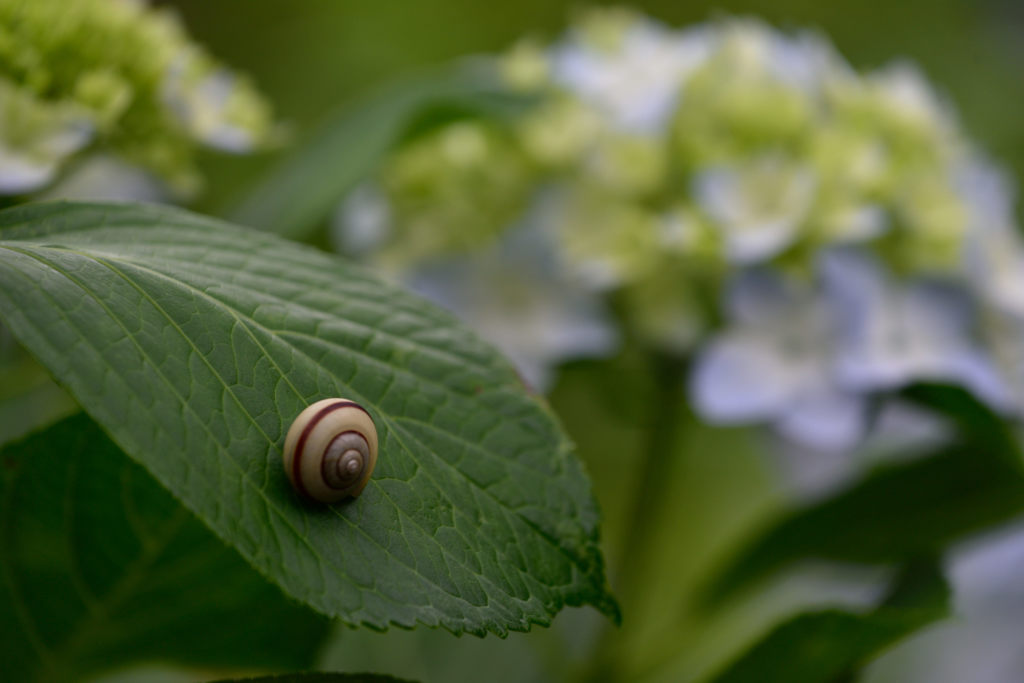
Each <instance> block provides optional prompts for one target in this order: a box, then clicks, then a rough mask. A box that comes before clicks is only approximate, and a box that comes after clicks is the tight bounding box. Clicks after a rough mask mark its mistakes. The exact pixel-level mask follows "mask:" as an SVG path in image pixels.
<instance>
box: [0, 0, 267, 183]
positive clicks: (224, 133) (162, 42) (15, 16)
mask: <svg viewBox="0 0 1024 683" xmlns="http://www.w3.org/2000/svg"><path fill="white" fill-rule="evenodd" d="M272 128H273V124H272V120H271V116H270V111H269V108H268V107H267V104H266V103H265V102H264V101H263V100H262V98H260V97H259V95H257V93H256V92H255V91H254V90H253V89H252V88H251V87H250V86H249V85H248V84H247V83H246V82H245V81H244V80H243V79H241V78H240V77H238V76H236V75H234V74H232V73H230V72H229V71H227V70H226V69H224V68H223V67H221V66H219V65H218V64H217V63H216V62H214V61H213V60H212V59H211V58H210V57H209V56H208V55H207V54H206V53H205V52H204V51H203V50H202V49H201V48H199V47H198V46H197V45H195V44H194V43H192V42H191V41H190V40H189V39H188V37H187V35H186V34H185V32H184V29H183V28H182V26H181V24H180V23H179V22H178V20H177V19H176V17H175V16H174V15H173V14H171V13H170V12H169V11H167V10H155V9H149V8H147V7H146V6H145V5H144V4H143V3H142V2H140V1H137V0H67V1H65V0H0V194H22V193H27V192H33V191H37V190H39V189H41V188H43V187H45V186H46V185H48V184H49V183H51V182H52V181H53V180H54V179H55V178H56V177H57V175H58V173H59V172H61V171H62V170H63V169H64V168H66V167H67V166H68V165H69V163H70V161H71V160H72V158H73V157H75V156H79V155H81V154H83V153H84V152H86V151H93V150H98V151H102V152H103V153H105V154H109V155H114V156H117V157H120V158H122V159H123V160H125V161H126V162H128V163H130V164H134V165H137V166H139V167H141V168H143V169H145V170H146V171H148V172H151V173H153V174H155V175H157V176H159V177H160V178H161V179H162V180H163V181H164V182H166V183H167V184H168V185H169V186H170V187H171V188H172V189H173V190H174V191H176V192H179V193H188V192H191V191H193V190H195V189H196V188H197V186H198V184H199V180H200V179H199V175H198V172H197V171H196V169H195V166H194V162H193V155H194V152H195V149H196V146H197V144H202V145H208V146H212V147H217V148H219V149H224V150H227V151H232V152H244V151H248V150H250V149H252V148H254V147H257V146H259V145H262V144H265V143H266V142H267V141H268V139H269V138H270V136H271V133H272Z"/></svg>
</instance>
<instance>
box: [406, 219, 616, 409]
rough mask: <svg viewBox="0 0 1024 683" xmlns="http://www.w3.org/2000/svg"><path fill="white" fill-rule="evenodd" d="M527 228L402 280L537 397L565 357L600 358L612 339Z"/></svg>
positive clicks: (598, 304) (596, 301) (601, 316)
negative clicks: (464, 328) (495, 352)
mask: <svg viewBox="0 0 1024 683" xmlns="http://www.w3.org/2000/svg"><path fill="white" fill-rule="evenodd" d="M554 254H555V251H554V249H553V248H552V244H551V243H550V241H549V240H548V239H547V238H546V236H545V235H544V234H543V233H542V232H541V231H540V230H539V229H537V227H536V226H535V225H533V224H531V223H529V222H527V223H525V224H524V225H521V226H517V227H516V228H513V229H511V230H510V231H508V232H507V233H506V234H505V236H504V237H503V238H502V240H501V241H500V242H498V243H497V244H495V245H493V247H491V248H487V249H482V250H478V251H476V252H473V253H469V254H464V255H461V256H451V257H448V258H442V259H437V260H435V261H433V262H429V263H424V264H421V265H420V266H419V267H417V268H415V269H413V270H411V271H406V272H404V273H403V275H402V279H403V281H404V282H406V283H407V284H408V285H409V286H410V287H411V288H412V289H413V291H415V292H417V293H419V294H421V295H423V296H425V297H427V298H428V299H430V300H432V301H433V302H435V303H437V304H439V305H441V306H443V307H444V308H447V309H448V310H450V311H452V312H453V313H454V314H455V315H456V316H458V317H459V318H460V319H461V320H462V321H463V322H465V323H466V324H467V325H469V326H470V327H471V328H472V329H473V330H475V331H476V332H477V333H478V334H480V336H482V337H483V338H484V339H486V340H488V341H490V342H491V343H493V344H494V345H495V346H497V347H498V348H499V349H501V350H502V351H503V352H504V353H505V355H506V356H507V357H508V358H509V359H510V360H511V361H512V363H513V365H515V367H516V369H517V370H518V371H519V374H520V375H521V376H522V378H523V379H524V381H525V382H526V383H527V384H528V385H529V386H531V387H532V388H534V389H535V390H538V391H544V390H546V389H548V388H550V386H551V382H552V380H553V368H554V367H556V366H557V365H558V364H559V363H560V362H562V361H564V360H567V359H572V358H586V357H590V356H607V355H608V354H610V353H611V352H612V351H614V350H615V348H616V347H617V346H618V334H617V332H616V330H615V327H614V326H613V325H612V323H611V320H610V318H609V315H608V312H607V310H606V309H605V306H604V304H603V302H602V300H601V299H600V298H599V297H598V296H597V295H595V294H593V293H592V292H589V291H587V290H585V289H583V288H582V287H581V286H580V285H579V284H578V283H577V282H574V281H573V280H571V279H570V278H569V277H568V275H567V271H566V269H565V268H564V267H562V265H561V264H559V263H558V262H557V258H556V257H555V255H554Z"/></svg>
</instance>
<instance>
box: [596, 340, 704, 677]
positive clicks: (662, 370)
mask: <svg viewBox="0 0 1024 683" xmlns="http://www.w3.org/2000/svg"><path fill="white" fill-rule="evenodd" d="M650 367H651V372H652V374H653V378H654V391H653V393H652V396H651V397H650V400H649V401H648V402H647V405H648V406H649V407H650V413H649V415H650V419H649V422H648V423H647V425H646V439H645V444H644V448H643V451H642V452H640V453H637V454H636V456H637V459H638V464H639V466H640V468H641V471H640V476H639V478H638V479H637V484H636V488H635V491H634V494H633V499H632V506H631V509H630V511H629V513H628V516H627V523H626V525H625V527H624V538H622V539H621V542H620V544H619V552H618V556H617V558H616V561H615V562H614V564H613V565H612V569H613V571H612V576H613V585H614V586H615V587H616V589H615V592H616V595H617V596H618V598H619V601H620V603H621V604H622V606H623V610H624V612H625V615H624V619H625V620H627V622H628V619H629V606H630V605H631V604H632V603H633V602H634V601H635V600H636V599H637V598H638V597H640V595H641V592H642V589H643V582H642V580H641V579H642V574H643V570H644V567H645V560H646V559H647V556H648V555H649V553H650V547H651V543H652V541H653V530H654V529H655V528H656V526H657V525H655V524H651V523H650V521H651V520H652V519H654V518H655V517H656V516H657V515H658V513H659V510H660V509H661V508H662V506H663V504H664V501H665V499H666V496H668V495H669V493H670V492H671V485H670V483H669V482H670V480H671V477H670V475H671V470H672V467H673V464H674V463H673V454H674V453H675V452H676V446H677V441H678V439H679V436H680V429H679V427H680V423H681V421H682V420H681V419H680V418H681V416H682V415H683V411H684V408H685V395H686V386H685V377H686V362H685V361H684V360H683V359H682V358H680V357H678V356H673V355H668V354H659V353H654V354H652V356H651V359H650ZM617 637H618V630H617V629H615V628H614V627H612V626H611V625H610V624H609V625H608V626H607V627H606V628H605V629H604V631H603V632H602V634H601V637H600V638H599V639H598V642H597V646H596V648H595V653H594V656H593V657H592V658H591V662H592V666H590V667H589V670H588V671H587V673H586V674H585V675H584V677H583V678H584V680H587V681H592V682H594V683H598V682H603V681H613V680H618V679H620V678H621V676H620V673H619V671H618V668H619V667H618V666H617V662H616V648H615V640H616V638H617Z"/></svg>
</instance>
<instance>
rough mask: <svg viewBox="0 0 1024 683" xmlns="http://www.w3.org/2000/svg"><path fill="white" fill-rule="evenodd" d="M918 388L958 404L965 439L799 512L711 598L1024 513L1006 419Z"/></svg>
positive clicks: (738, 564)
mask: <svg viewBox="0 0 1024 683" xmlns="http://www.w3.org/2000/svg"><path fill="white" fill-rule="evenodd" d="M909 395H910V396H912V397H913V398H915V400H919V401H920V402H922V403H925V404H927V405H930V406H932V407H939V406H946V408H947V409H952V410H953V413H954V414H955V415H957V416H958V417H957V419H958V421H959V422H960V431H961V433H962V435H963V436H962V439H961V440H960V442H959V443H956V444H954V445H952V446H949V447H947V448H944V449H942V450H940V451H938V452H936V453H933V454H931V455H930V456H928V457H924V458H920V459H916V460H912V461H909V462H901V463H896V464H888V465H886V466H883V467H881V468H879V469H877V470H876V471H874V472H873V473H871V474H870V475H869V476H867V477H866V478H865V479H863V480H862V481H860V482H859V483H857V484H855V485H854V486H852V487H850V488H849V489H847V490H845V491H841V492H840V493H838V494H836V495H834V496H832V497H831V498H828V499H826V500H824V501H821V502H819V503H816V504H812V505H808V506H806V507H803V508H800V509H797V510H794V511H791V512H790V513H788V514H787V515H786V516H784V517H783V518H782V519H781V520H780V521H778V522H777V523H775V524H774V525H772V526H770V527H769V528H768V529H767V530H766V531H765V532H763V533H762V534H761V535H759V536H758V537H757V538H756V539H754V541H753V542H752V543H750V544H749V545H748V546H747V547H746V549H745V550H744V551H743V552H742V553H741V554H740V555H739V556H738V557H736V558H735V559H734V560H733V561H732V562H730V563H729V565H728V566H727V567H726V568H725V569H724V570H723V571H722V572H721V573H720V574H719V575H718V576H717V577H716V578H715V581H714V585H713V587H712V588H711V589H710V590H709V591H708V593H707V595H708V598H709V601H710V602H714V601H716V600H720V599H723V598H724V597H727V596H729V595H731V594H732V593H734V592H735V591H737V590H739V589H740V588H743V587H745V586H747V585H749V584H750V583H752V582H753V581H756V580H758V579H761V578H764V577H765V576H767V575H769V574H772V573H773V572H776V571H778V570H780V569H783V568H784V567H786V566H788V565H791V564H793V563H794V562H797V561H799V560H805V559H812V560H836V561H841V562H852V563H861V564H886V563H899V562H903V561H906V560H907V559H908V558H911V557H915V556H920V555H922V554H929V553H935V552H940V551H941V550H942V549H943V548H944V547H946V546H947V545H949V544H950V543H952V542H954V541H957V540H959V539H961V538H963V537H965V536H967V535H969V534H971V533H975V532H978V531H980V530H983V529H985V528H987V527H990V526H992V525H995V524H998V523H1000V522H1004V521H1008V520H1009V519H1011V518H1013V517H1014V516H1016V515H1019V514H1020V513H1021V512H1024V470H1022V467H1021V460H1020V453H1019V452H1018V449H1017V446H1016V444H1015V443H1014V442H1013V441H1012V440H1011V439H1010V438H1009V436H1008V435H1007V428H1006V426H1005V424H1004V423H1003V422H1002V421H1000V420H999V419H998V418H997V417H995V416H993V415H992V414H991V413H990V412H989V411H987V410H986V409H985V408H984V407H983V406H981V405H980V404H979V403H978V402H977V401H975V400H973V399H971V398H970V397H969V396H968V395H967V394H966V393H965V392H960V391H956V390H947V389H941V390H940V389H938V388H935V387H932V388H921V389H920V390H917V389H915V390H914V391H913V392H910V394H909Z"/></svg>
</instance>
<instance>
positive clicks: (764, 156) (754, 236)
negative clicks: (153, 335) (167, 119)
mask: <svg viewBox="0 0 1024 683" xmlns="http://www.w3.org/2000/svg"><path fill="white" fill-rule="evenodd" d="M495 74H496V76H495V77H496V78H503V79H505V83H506V85H507V86H508V87H509V89H511V90H514V91H525V92H528V93H530V94H531V96H532V97H533V98H534V100H535V104H534V105H533V106H532V107H531V108H529V109H528V110H527V111H526V112H525V113H524V114H523V115H522V116H520V117H518V118H516V119H514V120H512V121H486V122H476V121H474V122H472V123H468V124H467V123H465V122H457V123H453V124H450V125H449V126H447V127H442V128H441V129H439V130H435V131H433V132H431V133H430V134H429V135H428V137H427V138H424V139H423V140H422V141H418V142H413V143H411V144H408V145H406V146H404V147H402V148H399V149H398V150H397V151H396V152H395V154H394V155H393V157H392V158H391V159H390V160H389V161H388V162H387V163H386V164H385V165H384V167H383V169H384V170H383V171H382V173H381V174H380V175H379V176H378V178H376V179H375V180H373V181H371V182H370V184H369V185H368V186H366V187H364V188H363V189H362V190H361V192H364V193H365V192H367V188H370V189H372V195H373V196H374V197H375V198H376V206H377V209H376V210H375V211H373V212H370V213H371V214H373V215H377V216H384V215H387V216H389V219H388V220H387V221H384V222H385V223H387V227H386V229H385V228H383V227H382V228H381V229H379V230H377V231H376V232H375V234H377V235H378V236H381V237H380V241H379V243H378V244H377V245H376V246H375V247H374V248H373V249H371V250H369V251H368V252H366V253H368V254H371V255H372V254H373V253H376V254H378V257H380V255H387V257H388V258H389V259H390V261H391V263H398V262H401V261H403V259H402V258H401V256H396V254H398V255H402V254H404V256H405V259H404V262H405V264H406V265H405V266H403V267H404V268H406V269H409V270H416V269H417V268H418V267H419V266H422V265H423V264H425V263H426V262H427V261H429V260H431V259H432V258H434V257H435V256H438V255H442V254H446V255H447V256H448V257H454V256H455V255H457V254H458V255H459V256H458V258H463V259H473V258H475V254H477V253H483V252H484V251H486V250H488V249H493V245H494V244H498V243H501V242H503V241H506V240H509V239H511V236H513V235H514V234H516V232H517V231H522V230H529V231H531V232H533V233H538V234H542V235H543V236H544V240H545V242H544V243H545V244H546V245H547V248H548V250H549V251H548V253H546V254H545V260H546V262H548V263H553V264H556V267H557V268H559V269H561V270H562V271H563V273H564V276H563V277H562V278H560V281H561V285H560V286H559V287H558V288H553V289H552V290H551V291H550V292H549V294H548V296H549V298H559V297H566V296H569V293H571V296H572V297H573V301H576V302H579V301H582V300H583V298H581V297H590V299H591V300H593V301H597V302H600V301H601V300H603V299H607V298H608V297H609V296H611V297H614V299H615V301H616V303H617V304H618V306H617V309H616V310H617V311H619V312H620V313H621V315H620V316H619V320H617V321H612V319H611V318H609V317H608V316H607V315H604V316H602V317H601V318H600V320H601V322H602V324H605V325H608V326H611V325H617V326H626V327H628V328H629V329H630V331H631V334H632V335H633V336H639V337H640V338H642V339H644V340H646V342H647V343H648V344H650V345H652V346H656V347H660V348H662V349H666V350H669V351H672V352H675V353H680V354H689V355H692V356H693V357H694V358H695V363H694V365H693V367H694V370H693V373H692V377H691V387H692V396H693V400H694V403H695V405H696V407H697V409H698V410H699V411H700V412H701V413H702V414H703V415H704V416H705V417H706V418H708V419H709V420H712V421H715V422H724V423H734V422H735V423H747V422H771V423H774V424H775V425H777V426H778V427H779V428H780V429H781V431H782V432H783V433H785V434H787V435H789V436H791V437H793V438H795V439H797V440H799V441H802V442H804V443H808V444H811V445H813V446H815V447H819V448H826V449H844V448H847V447H849V446H851V445H853V444H855V443H856V442H857V441H858V439H860V437H861V436H862V435H863V434H864V431H865V425H866V422H867V420H868V415H869V414H871V412H872V411H870V410H869V409H868V408H869V404H870V402H871V401H873V400H874V399H875V397H876V396H878V395H880V394H884V393H885V392H889V391H891V390H893V389H897V388H899V387H901V386H904V385H905V384H907V383H910V382H914V381H917V380H936V381H945V382H953V383H957V384H960V385H962V386H965V387H967V388H969V389H970V390H971V391H973V392H974V393H975V394H976V395H978V396H979V397H980V398H982V399H983V400H985V401H987V402H988V403H990V404H991V405H993V406H994V407H996V408H998V409H1000V410H1005V411H1010V412H1016V413H1021V412H1024V396H1022V395H1020V391H1017V390H1014V389H1013V387H1014V386H1024V381H1016V382H1015V381H1012V380H1013V378H1015V377H1016V378H1024V344H1021V343H1020V342H1019V341H1017V340H1020V339H1024V334H1022V332H1024V249H1022V248H1021V244H1020V239H1019V238H1018V236H1017V232H1016V228H1015V226H1014V224H1013V211H1012V202H1013V197H1012V195H1011V193H1009V192H1008V190H1007V185H1006V183H1005V182H1004V181H1003V180H1002V179H1001V177H1000V175H999V173H998V172H997V171H995V170H994V169H993V168H992V167H991V165H990V164H988V163H987V162H986V161H985V160H984V159H983V158H981V156H980V155H979V154H978V153H977V151H976V150H975V149H974V148H973V147H972V146H971V145H970V143H969V141H967V140H966V138H965V137H964V136H963V135H962V133H961V131H960V130H959V126H958V123H957V121H956V117H955V115H954V114H953V111H952V108H951V107H950V106H949V105H948V104H947V103H946V102H945V101H944V99H943V98H942V97H941V96H939V95H938V94H937V93H936V92H935V90H934V89H933V88H932V87H931V86H930V85H929V84H928V83H927V81H926V80H925V79H924V77H923V76H922V75H921V73H920V72H919V71H918V70H917V69H916V68H915V67H913V66H912V65H910V64H908V63H896V64H893V65H891V66H888V67H885V68H883V69H881V70H878V71H874V72H870V73H866V74H861V73H858V72H857V71H856V70H854V69H853V68H852V67H851V66H849V65H848V64H847V63H846V62H845V61H844V60H843V59H842V57H841V56H840V55H838V54H837V53H836V52H835V51H834V50H833V49H832V48H831V46H830V45H829V44H828V42H827V41H826V40H825V39H824V38H822V37H821V36H820V35H818V34H815V33H809V32H808V33H799V34H795V35H788V34H784V33H782V32H779V31H776V30H775V29H773V28H771V27H769V26H767V25H766V24H763V23H761V22H758V21H755V20H734V19H730V20H724V21H720V22H715V23H710V24H706V25H701V26H697V27H694V28H689V29H685V30H673V29H671V28H668V27H666V26H663V25H661V24H659V23H657V22H655V21H653V20H650V19H648V18H646V17H643V16H640V15H637V14H635V13H632V12H629V11H625V10H614V9H613V10H607V9H605V10H596V11H594V12H591V13H588V14H586V15H584V16H583V17H582V18H581V19H580V21H579V22H578V23H577V24H576V25H575V26H573V27H572V28H571V29H570V30H569V32H568V33H567V34H566V36H565V37H564V38H563V39H561V40H559V41H557V42H556V43H554V44H552V45H550V46H547V47H545V46H542V45H540V44H539V43H537V42H536V41H525V42H522V43H520V44H519V45H517V46H516V47H515V48H513V50H512V51H511V52H510V53H509V54H508V55H506V56H505V57H504V58H501V59H499V60H496V68H495ZM466 125H470V126H474V127H479V128H481V129H486V130H487V131H488V135H490V136H493V138H494V139H495V140H500V141H501V144H500V145H497V144H495V145H492V146H491V147H490V148H489V149H490V150H491V152H492V154H490V155H489V156H488V157H487V171H486V172H483V171H482V170H476V171H474V172H473V174H472V178H471V179H464V180H459V181H457V182H458V185H459V188H461V189H460V190H459V191H455V190H451V191H448V190H444V191H442V190H441V189H440V187H441V186H442V185H444V183H446V182H447V180H446V179H447V178H454V177H455V174H457V173H458V172H459V168H458V162H457V161H456V160H453V159H450V158H447V157H446V156H445V155H444V154H441V153H436V152H435V153H432V154H431V162H432V163H431V164H430V165H431V167H432V170H433V172H432V173H425V175H426V176H428V180H429V182H428V183H427V184H426V185H410V184H403V182H402V178H403V175H402V172H401V171H400V170H399V169H401V168H404V167H406V166H409V165H413V166H414V165H415V164H416V163H417V155H419V154H421V151H420V150H421V148H422V146H423V145H436V144H437V141H439V140H441V139H443V138H444V137H445V136H446V135H449V134H452V133H453V131H454V130H456V129H457V128H458V127H459V126H466ZM499 165H500V166H503V167H504V170H503V171H502V172H501V173H499V172H497V171H496V170H495V167H497V166H499ZM510 178H514V180H510ZM428 185H429V186H430V187H428ZM356 196H358V195H353V198H352V199H355V197H356ZM352 199H350V200H349V202H348V203H347V204H346V205H347V206H349V208H350V209H351V208H352V204H353V201H352ZM364 208H365V207H364ZM339 215H340V216H341V220H340V221H339V231H340V233H341V234H342V235H351V234H354V233H355V232H357V231H355V230H354V227H355V226H356V225H357V223H358V222H357V221H353V220H350V218H351V216H353V215H355V212H352V211H349V212H346V211H344V210H343V211H342V212H341V213H340V214H339ZM442 216H443V218H442ZM387 235H390V237H389V236H387ZM424 243H429V244H431V245H432V249H433V253H432V254H431V255H430V256H427V255H426V252H425V251H424V250H423V249H422V248H421V247H420V245H422V244H424ZM488 245H492V246H488ZM400 270H401V269H400ZM463 286H464V287H466V288H469V289H472V288H473V287H474V286H475V284H474V281H473V280H472V278H470V279H469V280H467V281H465V282H464V284H463ZM509 286H510V287H511V286H513V285H511V284H509ZM475 305H476V306H481V307H484V306H486V304H482V303H478V304H475ZM577 305H578V304H577ZM453 307H454V308H456V309H457V310H461V312H462V313H463V314H464V315H465V316H466V317H467V318H468V319H469V320H470V322H472V319H473V317H474V313H473V310H472V307H466V306H453ZM584 308H585V309H586V310H588V311H598V310H600V309H599V308H595V307H593V306H591V305H589V304H588V305H587V306H585V307H584ZM499 310H500V308H499ZM524 310H525V309H522V308H520V309H519V310H517V311H516V312H514V313H510V315H514V316H523V315H526V313H524ZM489 314H490V315H495V313H494V310H493V309H492V310H490V311H489ZM595 320H596V319H595ZM584 338H586V335H584V334H582V333H581V334H580V339H581V344H580V349H581V351H580V354H581V355H583V354H589V353H595V352H596V351H597V349H596V348H595V346H594V345H593V344H590V345H589V346H588V345H585V344H583V343H582V340H583V339H584ZM496 341H499V343H500V340H496ZM584 347H585V350H584ZM567 348H569V347H566V346H564V345H563V346H562V353H561V354H560V355H559V356H558V357H559V358H562V357H565V356H567V355H571V351H566V349H567Z"/></svg>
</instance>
